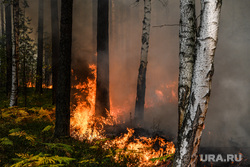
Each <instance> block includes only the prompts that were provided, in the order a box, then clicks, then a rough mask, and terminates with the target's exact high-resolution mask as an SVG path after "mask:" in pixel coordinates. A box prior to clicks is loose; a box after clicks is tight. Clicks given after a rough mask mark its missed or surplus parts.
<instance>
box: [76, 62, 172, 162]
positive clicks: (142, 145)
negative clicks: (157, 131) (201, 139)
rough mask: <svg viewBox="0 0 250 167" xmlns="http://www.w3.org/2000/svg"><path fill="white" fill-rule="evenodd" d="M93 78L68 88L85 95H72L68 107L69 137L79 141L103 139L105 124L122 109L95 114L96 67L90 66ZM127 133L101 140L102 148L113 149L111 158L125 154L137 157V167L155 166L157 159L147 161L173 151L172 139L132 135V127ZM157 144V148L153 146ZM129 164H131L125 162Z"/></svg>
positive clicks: (109, 123) (108, 123)
mask: <svg viewBox="0 0 250 167" xmlns="http://www.w3.org/2000/svg"><path fill="white" fill-rule="evenodd" d="M89 68H90V69H91V70H92V74H93V75H94V77H92V78H87V82H86V83H80V84H78V85H75V86H73V87H72V88H75V89H77V90H78V91H80V92H81V93H82V94H85V95H86V98H85V100H82V97H81V96H80V95H79V94H75V99H76V100H77V102H76V103H77V104H76V106H75V107H74V108H73V109H72V110H73V111H72V115H71V136H72V137H74V138H76V139H79V140H88V141H89V142H92V141H95V140H100V139H106V138H107V136H106V134H105V130H104V129H105V126H116V124H117V123H118V121H117V117H119V115H120V114H121V111H122V109H119V108H118V107H112V103H111V112H108V113H111V114H109V115H108V117H107V118H103V117H95V115H94V114H95V98H96V66H95V65H90V66H89ZM127 130H128V132H127V133H125V134H123V135H121V136H119V137H116V138H115V139H108V140H105V142H104V143H103V145H102V147H103V149H110V148H117V149H118V150H119V151H117V152H116V154H115V156H114V159H115V160H116V161H117V162H119V161H123V159H122V158H120V157H121V156H123V157H126V156H129V157H131V158H137V159H138V160H139V162H138V164H137V165H138V166H155V165H157V164H158V163H159V160H156V161H151V160H150V159H152V158H159V157H162V156H167V155H170V154H173V153H174V152H175V147H174V144H173V143H172V142H166V141H165V140H164V139H163V138H160V137H156V138H147V137H137V138H135V137H134V130H133V129H127ZM155 145H157V149H156V148H155ZM127 165H128V166H131V164H127Z"/></svg>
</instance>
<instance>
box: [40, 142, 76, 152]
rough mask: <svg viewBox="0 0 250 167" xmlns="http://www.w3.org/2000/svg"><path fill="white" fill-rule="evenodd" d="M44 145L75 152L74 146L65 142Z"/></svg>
mask: <svg viewBox="0 0 250 167" xmlns="http://www.w3.org/2000/svg"><path fill="white" fill-rule="evenodd" d="M43 144H44V145H46V146H48V147H49V148H50V149H55V150H63V151H65V152H70V153H73V152H74V151H73V147H72V146H70V145H67V144H63V143H43Z"/></svg>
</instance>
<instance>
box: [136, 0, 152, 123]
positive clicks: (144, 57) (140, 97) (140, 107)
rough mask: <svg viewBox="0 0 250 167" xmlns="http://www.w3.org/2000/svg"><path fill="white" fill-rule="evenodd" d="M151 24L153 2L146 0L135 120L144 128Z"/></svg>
mask: <svg viewBox="0 0 250 167" xmlns="http://www.w3.org/2000/svg"><path fill="white" fill-rule="evenodd" d="M150 23H151V0H144V19H143V28H142V46H141V60H140V67H139V74H138V79H137V96H136V105H135V120H136V123H137V124H139V125H142V126H143V120H144V104H145V91H146V70H147V63H148V48H149V34H150Z"/></svg>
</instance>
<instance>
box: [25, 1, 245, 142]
mask: <svg viewBox="0 0 250 167" xmlns="http://www.w3.org/2000/svg"><path fill="white" fill-rule="evenodd" d="M110 1H111V5H110V6H112V8H111V9H110V20H111V23H110V93H111V101H112V105H113V106H114V108H120V109H121V110H120V114H121V115H122V116H123V117H125V118H129V113H130V112H132V113H133V112H134V107H135V97H136V82H137V75H138V68H139V60H140V47H141V31H142V30H141V29H142V20H143V1H141V2H140V3H139V4H136V3H134V2H135V0H113V1H112V0H110ZM45 3H46V4H45V10H46V11H45V31H47V32H48V33H50V3H49V0H45ZM29 4H30V8H29V9H28V10H27V13H28V14H29V16H30V17H31V18H32V20H33V21H32V23H33V27H34V30H36V29H37V13H38V10H37V8H38V5H37V1H33V0H29ZM197 6H199V1H197ZM249 9H250V1H249V0H237V1H236V0H226V1H223V7H222V15H221V24H220V32H219V42H218V48H217V50H216V57H215V74H214V78H213V84H212V94H211V98H210V99H211V101H210V104H209V109H208V113H207V119H206V128H205V130H204V135H203V140H202V146H230V145H232V144H233V143H234V145H235V146H243V145H244V146H248V145H249V144H250V143H249V142H248V141H250V140H249V139H250V130H249V128H248V125H249V120H250V112H249V110H250V108H249V94H250V89H249V86H248V85H249V83H250V77H249V62H250V56H249V55H248V54H249V53H250V47H249V41H250V21H249V14H250V10H249ZM198 15H199V10H197V16H198ZM92 16H93V11H92V0H84V1H82V0H75V1H74V19H73V50H72V51H73V57H72V67H73V69H75V70H78V72H79V73H82V78H83V80H84V79H86V77H87V76H88V74H89V71H88V64H91V63H94V62H95V60H96V57H95V56H94V54H95V50H94V48H95V47H94V46H93V34H95V33H93V23H92V22H93V21H95V19H93V17H92ZM178 23H179V1H176V0H169V1H168V3H167V6H164V5H163V3H162V1H160V0H153V1H152V24H151V25H152V27H151V34H150V47H149V55H148V56H149V57H148V68H147V89H146V104H147V106H148V107H147V108H146V111H145V119H146V121H147V127H149V128H150V127H151V126H152V125H153V122H155V123H156V124H158V123H159V125H160V129H161V130H163V131H165V132H167V134H170V135H172V136H174V137H176V134H177V119H178V114H177V100H176V99H174V97H172V96H173V95H172V93H174V94H175V95H177V86H171V85H174V84H175V83H177V82H178V67H179V64H178V61H179V60H178V52H179V39H178V37H179V36H178V31H179V27H178V26H168V27H161V28H159V27H154V26H157V25H162V24H178ZM36 35H37V33H36V31H35V33H34V36H36ZM166 85H168V86H166ZM169 85H170V86H169ZM157 90H160V91H161V92H162V94H161V93H159V91H158V92H157ZM125 118H124V119H125Z"/></svg>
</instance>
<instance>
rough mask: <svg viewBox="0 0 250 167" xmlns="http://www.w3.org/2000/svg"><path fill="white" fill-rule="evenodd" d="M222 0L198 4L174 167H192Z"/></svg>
mask: <svg viewBox="0 0 250 167" xmlns="http://www.w3.org/2000/svg"><path fill="white" fill-rule="evenodd" d="M221 4H222V0H201V9H202V11H201V20H200V23H201V24H200V30H199V32H198V36H197V41H196V56H195V57H196V59H195V64H194V72H193V79H192V88H191V93H190V98H189V105H188V110H187V112H186V113H185V117H184V120H183V123H182V126H181V128H180V134H179V138H178V144H177V150H178V152H179V153H178V154H177V155H176V157H175V160H174V166H178V167H187V166H188V167H189V166H190V167H195V166H196V164H197V161H198V157H199V156H198V150H199V145H200V140H201V135H202V130H203V128H204V121H205V117H206V113H207V109H208V103H209V98H210V92H211V83H212V76H213V73H214V55H215V49H216V44H217V40H218V29H219V17H220V11H221Z"/></svg>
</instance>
